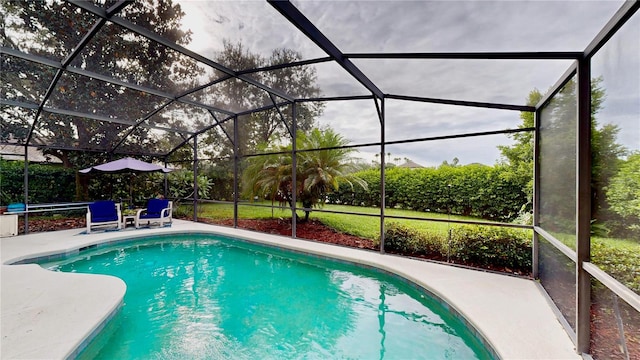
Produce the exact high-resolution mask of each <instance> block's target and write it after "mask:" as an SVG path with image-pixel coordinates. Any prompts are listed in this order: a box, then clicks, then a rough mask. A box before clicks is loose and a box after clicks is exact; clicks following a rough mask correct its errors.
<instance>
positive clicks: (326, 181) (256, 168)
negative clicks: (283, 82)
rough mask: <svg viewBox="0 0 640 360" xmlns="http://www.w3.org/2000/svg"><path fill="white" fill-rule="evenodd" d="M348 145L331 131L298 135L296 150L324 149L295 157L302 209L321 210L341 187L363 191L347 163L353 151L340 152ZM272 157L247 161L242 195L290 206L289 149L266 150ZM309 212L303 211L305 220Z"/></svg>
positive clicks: (285, 147)
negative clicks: (316, 207)
mask: <svg viewBox="0 0 640 360" xmlns="http://www.w3.org/2000/svg"><path fill="white" fill-rule="evenodd" d="M347 143H348V141H347V140H346V139H344V138H343V137H342V136H341V135H339V134H337V133H336V132H335V131H333V130H332V129H330V128H327V129H324V130H320V129H313V130H311V131H310V132H309V133H308V134H305V133H302V132H298V137H297V139H296V146H297V148H298V149H301V150H304V149H325V150H313V151H300V152H298V153H297V159H296V160H297V166H296V189H297V191H296V198H297V200H299V201H301V202H302V205H303V207H305V208H307V209H310V208H312V207H314V206H321V205H322V204H323V203H324V201H325V199H326V195H327V194H329V193H331V192H333V191H336V190H338V189H339V187H340V184H345V186H349V187H352V188H353V187H354V186H353V185H354V184H358V185H360V186H361V187H363V188H365V189H366V183H365V182H364V181H362V180H361V179H359V178H358V177H356V176H354V175H352V166H351V165H352V163H351V162H350V161H349V157H350V154H351V153H352V152H353V150H352V149H345V148H340V147H342V146H344V145H346V144H347ZM265 151H267V152H274V153H275V154H269V155H263V156H255V157H251V158H249V160H248V165H247V167H246V169H245V171H244V172H243V174H242V181H243V193H244V195H245V196H246V197H248V198H249V199H251V200H252V199H253V198H254V197H255V196H258V197H261V198H267V199H271V200H279V201H284V202H287V203H288V204H289V206H292V205H293V204H292V201H293V190H292V189H293V186H292V183H293V173H292V169H293V162H292V157H291V151H292V147H291V146H278V147H275V148H266V149H265ZM309 213H310V210H305V220H307V219H308V218H309Z"/></svg>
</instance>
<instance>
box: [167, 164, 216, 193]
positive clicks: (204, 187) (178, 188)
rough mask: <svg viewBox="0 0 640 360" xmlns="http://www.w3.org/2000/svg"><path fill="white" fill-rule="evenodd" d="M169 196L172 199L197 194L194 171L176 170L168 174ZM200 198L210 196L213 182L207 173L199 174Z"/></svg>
mask: <svg viewBox="0 0 640 360" xmlns="http://www.w3.org/2000/svg"><path fill="white" fill-rule="evenodd" d="M168 182H169V196H170V197H171V198H172V199H183V198H192V197H193V195H194V194H195V187H194V186H193V171H191V170H176V171H173V172H171V173H169V175H168ZM197 184H198V198H202V199H205V198H208V196H209V191H211V187H212V186H213V182H212V181H211V180H210V179H209V178H208V177H207V176H206V175H198V177H197Z"/></svg>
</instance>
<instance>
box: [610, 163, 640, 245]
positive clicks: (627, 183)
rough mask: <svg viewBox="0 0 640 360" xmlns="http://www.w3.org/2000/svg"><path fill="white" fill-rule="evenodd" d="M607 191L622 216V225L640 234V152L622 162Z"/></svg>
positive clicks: (613, 205)
mask: <svg viewBox="0 0 640 360" xmlns="http://www.w3.org/2000/svg"><path fill="white" fill-rule="evenodd" d="M605 191H606V195H607V199H608V201H609V204H610V206H611V210H612V211H614V212H615V213H616V214H618V215H620V217H621V218H622V226H623V227H624V228H625V229H626V230H628V231H630V232H631V234H636V235H637V234H640V152H636V153H633V154H632V155H630V156H629V157H628V158H627V160H626V161H624V162H622V164H621V165H620V168H619V171H618V173H617V174H616V175H615V176H613V177H612V178H611V180H610V183H609V186H608V187H607V188H605ZM631 234H630V235H631Z"/></svg>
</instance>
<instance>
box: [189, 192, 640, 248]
mask: <svg viewBox="0 0 640 360" xmlns="http://www.w3.org/2000/svg"><path fill="white" fill-rule="evenodd" d="M254 204H261V205H271V202H261V203H254ZM251 205H252V204H250V203H244V204H239V205H238V216H239V218H241V219H271V218H290V217H291V212H290V211H289V209H271V208H267V207H259V206H251ZM276 205H277V204H276ZM183 206H185V205H183ZM198 206H199V215H198V216H201V217H205V218H210V219H229V218H233V205H231V204H213V203H201V204H199V205H198ZM185 207H187V208H190V207H189V206H185ZM185 210H186V211H190V209H185ZM322 210H332V211H343V212H354V213H359V214H370V215H378V214H380V209H379V208H368V207H359V206H348V205H329V204H327V205H325V206H324V207H323V208H322ZM298 214H299V215H301V216H302V215H303V213H302V212H301V211H299V212H298ZM385 215H387V216H410V217H417V218H422V219H442V220H446V219H448V218H449V216H448V215H447V214H437V213H428V212H420V211H412V210H401V209H385ZM310 218H311V219H316V220H320V221H322V222H323V223H324V224H326V225H328V226H330V227H332V228H334V229H336V230H338V231H341V232H344V233H347V234H351V235H356V236H360V237H363V238H367V239H373V240H377V239H378V238H379V237H380V220H379V219H378V218H377V217H372V216H361V215H351V214H349V215H346V214H332V213H325V212H319V211H313V212H312V213H311V216H310ZM450 218H451V219H452V220H475V221H478V220H479V221H482V219H478V218H473V217H467V216H459V215H451V216H450ZM386 221H387V222H397V223H401V224H404V225H407V226H411V227H412V228H414V229H416V230H419V231H420V230H422V231H430V232H442V233H446V232H447V231H448V229H449V226H456V225H455V224H452V225H449V224H448V223H446V222H436V221H421V220H403V219H387V220H386ZM554 235H555V236H557V238H558V239H559V240H560V241H562V242H563V243H565V244H566V245H567V246H569V247H570V248H572V249H575V236H573V235H565V236H563V234H554ZM593 240H594V241H599V242H602V243H604V245H605V246H607V247H611V248H616V249H624V250H626V251H638V252H640V242H639V241H636V240H629V239H616V238H599V237H594V238H593Z"/></svg>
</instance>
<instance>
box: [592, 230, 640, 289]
mask: <svg viewBox="0 0 640 360" xmlns="http://www.w3.org/2000/svg"><path fill="white" fill-rule="evenodd" d="M591 262H593V263H594V264H595V265H597V266H598V267H599V268H600V269H602V270H603V271H605V272H606V273H607V274H609V275H611V276H612V277H613V278H615V279H616V280H618V281H620V282H621V283H623V284H624V285H626V286H627V287H629V288H630V289H631V290H633V291H635V292H636V293H637V294H640V252H638V251H637V248H633V247H629V248H613V247H611V246H607V245H606V244H605V243H603V242H601V241H598V240H592V241H591Z"/></svg>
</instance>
